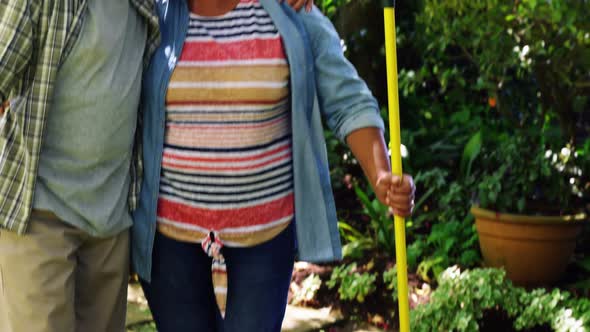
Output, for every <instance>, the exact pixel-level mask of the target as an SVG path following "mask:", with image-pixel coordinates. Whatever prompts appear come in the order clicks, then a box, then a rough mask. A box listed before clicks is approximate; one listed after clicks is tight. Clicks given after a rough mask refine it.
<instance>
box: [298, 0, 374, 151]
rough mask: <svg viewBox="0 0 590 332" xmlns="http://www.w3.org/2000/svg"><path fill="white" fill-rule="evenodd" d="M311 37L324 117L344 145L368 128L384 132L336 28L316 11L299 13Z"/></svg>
mask: <svg viewBox="0 0 590 332" xmlns="http://www.w3.org/2000/svg"><path fill="white" fill-rule="evenodd" d="M300 17H301V18H302V22H303V24H304V25H305V28H306V30H307V32H308V34H309V38H310V43H311V46H312V52H313V57H314V59H315V63H314V66H315V69H314V70H315V76H316V88H317V94H318V99H319V103H320V108H321V111H322V115H323V116H324V118H325V120H326V124H327V125H328V127H329V128H330V129H331V130H332V131H333V132H334V134H335V135H336V136H337V137H338V138H339V139H340V140H342V141H345V139H346V137H347V136H348V135H349V134H350V133H351V132H353V131H355V130H357V129H361V128H366V127H377V128H381V129H383V120H382V119H381V116H380V114H379V107H378V105H377V101H376V100H375V98H374V97H373V94H372V93H371V91H370V90H369V88H368V87H367V85H366V84H365V82H364V81H363V80H362V79H361V78H360V77H359V75H358V73H357V71H356V69H355V68H354V66H353V65H352V64H351V63H350V62H349V61H348V60H347V59H346V58H345V57H344V54H343V51H342V46H341V39H340V37H339V36H338V33H337V32H336V30H335V28H334V26H333V25H332V23H331V22H330V20H328V18H326V17H325V16H324V15H323V14H322V13H321V12H320V11H319V10H318V9H317V8H316V7H314V8H313V10H312V12H311V13H304V11H302V13H300Z"/></svg>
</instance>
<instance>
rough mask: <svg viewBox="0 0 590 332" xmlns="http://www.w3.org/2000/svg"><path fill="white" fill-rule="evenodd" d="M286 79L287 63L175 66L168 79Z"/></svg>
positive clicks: (228, 80) (222, 80)
mask: <svg viewBox="0 0 590 332" xmlns="http://www.w3.org/2000/svg"><path fill="white" fill-rule="evenodd" d="M288 80H289V67H288V66H287V65H269V66H228V67H177V68H176V70H175V71H174V73H173V74H172V77H171V79H170V81H171V82H244V81H246V82H247V81H274V82H285V81H288Z"/></svg>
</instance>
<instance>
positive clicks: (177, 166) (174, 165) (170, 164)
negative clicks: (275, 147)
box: [162, 154, 290, 171]
mask: <svg viewBox="0 0 590 332" xmlns="http://www.w3.org/2000/svg"><path fill="white" fill-rule="evenodd" d="M289 157H290V156H289V155H288V154H287V155H284V156H281V157H277V158H274V159H271V160H269V161H266V162H264V163H260V164H254V165H251V166H235V167H219V166H212V167H205V166H193V165H180V164H177V163H174V162H162V166H163V167H164V168H169V167H171V168H175V169H190V170H199V171H245V170H253V169H257V168H261V167H264V166H267V165H270V164H273V163H278V162H280V161H283V160H286V159H289Z"/></svg>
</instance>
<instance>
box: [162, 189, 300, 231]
mask: <svg viewBox="0 0 590 332" xmlns="http://www.w3.org/2000/svg"><path fill="white" fill-rule="evenodd" d="M293 203H294V202H293V194H292V193H291V194H289V195H287V196H285V197H283V198H279V199H276V200H274V201H271V202H268V203H266V204H260V205H256V206H251V207H246V208H240V209H231V210H230V209H228V210H211V209H202V208H196V207H192V206H188V205H185V204H182V203H176V202H172V201H169V200H167V199H165V198H162V197H160V199H159V200H158V216H159V217H161V218H166V219H168V220H173V221H176V222H179V223H182V224H187V225H195V226H199V227H203V228H205V229H210V230H222V229H227V228H236V227H245V226H256V225H265V224H268V223H271V222H273V221H276V220H279V219H282V218H285V217H287V216H289V215H292V214H293Z"/></svg>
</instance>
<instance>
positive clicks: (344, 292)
mask: <svg viewBox="0 0 590 332" xmlns="http://www.w3.org/2000/svg"><path fill="white" fill-rule="evenodd" d="M376 278H377V276H376V274H373V273H369V272H363V273H360V272H358V271H357V266H356V263H352V264H350V265H342V266H338V267H336V268H335V269H334V271H332V276H331V277H330V280H329V281H328V282H326V285H327V286H328V288H330V289H332V288H335V287H336V286H338V294H339V295H340V299H341V300H343V301H357V302H359V303H363V302H364V301H365V298H366V297H367V296H368V295H369V294H371V293H373V292H374V291H375V280H376Z"/></svg>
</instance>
